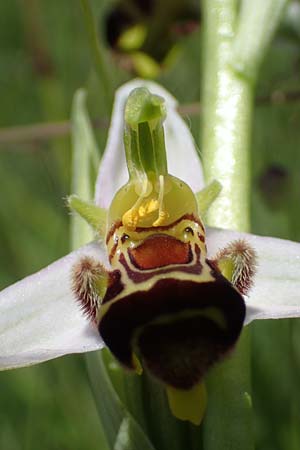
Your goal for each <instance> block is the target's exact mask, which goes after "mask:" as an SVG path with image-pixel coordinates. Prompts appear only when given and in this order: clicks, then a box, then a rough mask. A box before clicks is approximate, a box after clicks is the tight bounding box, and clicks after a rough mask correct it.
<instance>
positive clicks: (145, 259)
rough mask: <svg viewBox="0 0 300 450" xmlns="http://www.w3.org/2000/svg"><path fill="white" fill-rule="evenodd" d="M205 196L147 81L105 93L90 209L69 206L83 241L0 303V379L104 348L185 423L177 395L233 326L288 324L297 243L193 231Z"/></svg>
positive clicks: (198, 381) (188, 139)
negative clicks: (108, 101)
mask: <svg viewBox="0 0 300 450" xmlns="http://www.w3.org/2000/svg"><path fill="white" fill-rule="evenodd" d="M148 89H149V90H148ZM132 91H133V92H132ZM150 92H151V93H150ZM127 99H128V100H127ZM163 99H164V101H163ZM126 102H127V103H126ZM125 105H126V106H125ZM124 118H125V119H124ZM163 123H164V125H163ZM124 129H125V133H124ZM163 130H164V131H163ZM123 133H124V143H125V151H124V144H123ZM145 149H146V150H145ZM165 149H166V152H165ZM126 162H127V163H126ZM128 172H129V180H128ZM218 191H219V185H218V183H217V182H215V183H213V185H211V186H208V187H207V188H205V186H204V179H203V173H202V167H201V163H200V160H199V157H198V154H197V151H196V148H195V144H194V141H193V138H192V136H191V133H190V131H189V129H188V127H187V125H186V123H185V122H184V120H183V119H182V118H181V117H180V116H179V114H178V113H177V102H176V100H175V99H174V98H173V97H172V96H171V95H170V94H169V93H168V92H167V91H166V90H165V89H163V88H162V87H160V86H158V85H157V84H155V83H153V82H150V81H147V82H146V81H142V80H134V81H131V82H129V83H127V84H125V85H124V86H122V87H121V88H119V89H118V91H117V93H116V99H115V104H114V109H113V116H112V121H111V127H110V130H109V135H108V141H107V146H106V149H105V152H104V156H103V158H102V162H101V165H100V170H99V174H98V179H97V183H96V188H95V203H94V204H93V205H89V204H86V203H85V202H83V201H82V200H81V199H79V198H77V197H72V196H71V197H70V200H69V203H70V206H71V207H72V208H73V209H75V210H76V211H77V212H79V214H81V215H82V216H83V217H84V218H85V219H86V220H87V221H88V222H89V223H90V224H91V225H92V226H93V227H94V228H95V229H96V231H97V235H96V239H95V241H93V242H91V243H89V244H87V245H85V246H83V247H81V248H79V249H78V250H76V251H74V252H72V253H70V254H69V255H67V256H65V257H64V258H61V259H59V260H58V261H56V262H54V263H52V264H50V265H49V266H48V267H46V268H45V269H42V270H41V271H39V272H38V273H36V274H34V275H31V276H28V277H27V278H25V279H24V280H21V281H19V282H17V283H15V284H14V285H12V286H10V287H8V288H6V289H4V290H3V291H2V292H1V293H0V344H1V345H0V370H5V369H10V368H17V367H23V366H28V365H31V364H36V363H40V362H43V361H46V360H49V359H52V358H56V357H59V356H63V355H65V354H69V353H83V352H88V351H93V350H98V349H101V348H102V347H103V346H104V345H107V346H108V347H109V349H110V350H111V351H112V353H113V354H114V355H115V357H116V358H117V359H118V360H119V361H120V362H121V364H122V365H124V366H125V367H127V368H128V369H132V370H135V371H136V372H140V371H141V364H142V366H143V367H146V368H147V369H149V371H150V372H151V373H152V374H153V375H154V376H156V377H157V378H158V379H160V380H161V381H162V382H163V383H164V384H165V385H166V387H167V393H168V398H169V402H170V406H171V409H172V411H173V413H174V414H175V415H177V416H178V417H180V418H183V419H189V420H191V421H194V423H199V421H200V419H201V418H200V417H198V415H197V413H191V414H190V415H189V413H186V412H182V411H180V408H182V402H183V401H182V399H179V397H178V395H179V396H180V393H181V392H183V391H184V392H185V391H189V392H190V393H192V395H193V396H194V395H196V396H197V395H200V396H201V395H203V392H202V391H201V392H202V393H201V392H200V391H199V389H202V376H203V374H205V372H206V370H207V369H208V368H209V367H210V366H211V365H212V364H213V363H214V362H216V361H218V360H219V359H220V358H221V357H223V356H224V355H225V354H227V353H229V351H231V350H232V348H233V346H234V344H235V342H236V340H237V339H238V337H239V334H240V331H241V328H242V326H243V325H247V324H249V323H250V322H252V321H253V320H256V319H279V318H286V317H299V316H300V294H299V292H300V244H299V243H295V242H290V241H286V240H282V239H276V238H271V237H262V236H255V235H251V234H247V233H239V232H236V231H231V230H225V229H214V228H206V230H205V228H204V225H203V222H202V220H201V217H200V216H199V210H200V212H202V213H205V211H206V209H207V208H208V206H209V203H210V202H211V201H212V200H213V198H214V197H215V196H216V195H217V194H218ZM197 193H199V194H197ZM107 211H108V213H107ZM104 227H105V228H106V231H105V233H104V232H103V229H104ZM230 243H233V244H230ZM199 297H201V299H202V298H203V299H204V300H203V301H202V300H201V301H200V303H201V302H202V303H201V305H200V306H199ZM219 299H221V301H219ZM199 329H201V330H204V331H201V333H200V334H199ZM187 330H188V331H187ZM211 336H212V339H211V338H210V337H211ZM172 342H173V344H172ZM203 343H205V346H206V347H207V348H209V350H210V352H209V353H210V355H209V356H208V353H207V352H206V353H205V352H204V351H203V345H202V347H201V344H203ZM158 345H160V352H157V346H158ZM187 348H188V349H189V350H188V351H187V350H186V349H187ZM175 350H176V351H175ZM176 352H179V354H180V356H179V357H178V355H177V359H176ZM158 353H160V355H158ZM211 355H213V360H210V359H211ZM199 360H200V361H201V364H199ZM179 361H184V362H183V363H182V364H179ZM195 389H196V390H195ZM178 393H179V394H178ZM185 414H186V415H185Z"/></svg>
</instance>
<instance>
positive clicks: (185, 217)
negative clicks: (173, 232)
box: [135, 214, 204, 232]
mask: <svg viewBox="0 0 300 450" xmlns="http://www.w3.org/2000/svg"><path fill="white" fill-rule="evenodd" d="M182 220H191V221H192V222H195V223H197V224H198V225H199V226H200V227H201V229H202V230H203V231H204V228H203V225H202V223H201V221H200V219H199V218H198V217H196V216H195V215H194V214H184V215H183V216H182V217H180V218H179V219H177V220H175V222H173V223H171V224H170V225H164V226H161V227H148V228H147V227H137V228H136V229H135V231H137V232H142V231H155V232H159V231H162V232H164V231H166V230H169V229H170V228H172V227H174V226H175V225H177V224H178V223H179V222H181V221H182Z"/></svg>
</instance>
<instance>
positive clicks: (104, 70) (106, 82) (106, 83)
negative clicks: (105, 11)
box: [80, 0, 114, 108]
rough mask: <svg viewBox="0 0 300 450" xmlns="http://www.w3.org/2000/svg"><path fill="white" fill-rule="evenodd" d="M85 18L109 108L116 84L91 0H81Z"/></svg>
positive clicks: (93, 55)
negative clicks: (110, 70)
mask: <svg viewBox="0 0 300 450" xmlns="http://www.w3.org/2000/svg"><path fill="white" fill-rule="evenodd" d="M80 1H81V6H82V11H83V18H84V22H85V26H86V30H87V33H88V39H89V45H90V50H91V54H92V58H93V61H94V65H95V69H96V72H97V75H98V78H99V80H100V83H101V85H102V91H103V95H104V96H105V101H104V102H103V103H104V104H105V105H107V106H108V108H110V107H111V105H112V100H113V89H114V86H113V84H112V82H111V80H112V77H111V73H110V72H109V69H108V64H107V57H106V55H105V48H104V47H103V45H102V44H101V42H100V41H99V39H98V33H97V26H96V23H95V19H94V16H93V11H92V8H91V5H90V1H89V0H80Z"/></svg>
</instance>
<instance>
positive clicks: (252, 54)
mask: <svg viewBox="0 0 300 450" xmlns="http://www.w3.org/2000/svg"><path fill="white" fill-rule="evenodd" d="M285 3H286V0H272V1H271V0H265V1H264V2H260V0H253V1H252V0H251V1H250V0H249V1H248V0H244V1H243V2H241V5H240V10H239V2H238V1H237V0H204V2H202V7H203V14H204V16H203V18H204V32H203V43H204V58H205V59H204V62H205V64H204V76H203V110H204V114H203V124H202V125H203V134H202V146H201V147H202V151H203V163H204V170H205V175H206V181H207V182H210V181H212V180H213V179H217V180H218V181H219V182H221V184H222V186H223V189H222V192H221V194H220V196H219V197H218V199H217V200H216V201H215V202H214V204H213V205H212V207H211V208H210V210H209V213H208V224H209V225H211V226H217V227H222V228H230V229H235V230H240V231H248V230H249V227H250V220H249V187H250V186H249V182H250V173H249V162H250V161H249V146H250V134H251V119H252V107H253V94H254V83H255V80H256V78H257V72H258V69H259V64H260V62H261V60H262V59H263V56H264V54H265V51H266V49H267V46H268V44H269V42H270V40H271V38H272V36H273V33H274V30H275V29H276V26H277V24H278V21H279V19H280V17H281V14H282V11H283V7H284V6H285ZM208 385H209V401H208V411H207V414H206V418H205V422H204V433H203V435H204V449H205V450H227V449H228V450H229V449H230V450H240V449H243V450H253V448H254V438H253V429H252V414H251V396H250V347H249V333H248V332H244V333H243V336H242V337H241V339H240V342H239V344H238V347H237V348H236V350H235V353H234V356H233V357H231V359H229V360H228V361H227V362H226V363H224V364H222V365H221V366H219V367H218V368H216V369H215V370H214V371H213V372H212V374H211V376H210V377H209V381H208Z"/></svg>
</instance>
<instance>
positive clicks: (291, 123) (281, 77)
mask: <svg viewBox="0 0 300 450" xmlns="http://www.w3.org/2000/svg"><path fill="white" fill-rule="evenodd" d="M91 3H92V6H93V9H94V12H95V15H96V17H97V25H98V29H99V36H100V39H101V42H102V45H103V46H104V47H105V48H106V54H107V70H108V73H109V76H110V77H111V79H112V80H113V84H114V86H115V87H116V86H118V85H120V84H122V83H123V82H124V81H126V80H127V79H129V78H132V77H133V76H136V75H139V76H148V77H154V78H155V79H156V80H158V81H159V82H160V83H162V84H163V85H164V86H165V87H166V88H167V89H169V90H170V91H171V92H172V93H173V94H174V95H175V96H176V97H177V98H178V99H179V101H180V103H181V104H182V105H185V106H187V105H188V107H187V108H184V111H185V113H184V116H185V117H186V119H187V122H188V124H189V125H190V127H191V129H192V131H193V133H194V136H195V138H196V140H197V141H199V124H200V119H201V118H199V116H200V114H199V111H200V109H199V105H198V104H196V105H194V103H197V102H199V98H200V76H201V63H200V58H199V53H200V49H201V9H200V7H199V5H198V3H197V2H195V1H193V0H189V1H184V0H177V1H170V0H168V1H165V2H163V3H164V8H163V12H162V11H161V8H160V6H159V2H154V1H151V0H140V1H138V0H128V1H125V0H124V1H122V2H120V1H119V2H117V1H112V0H111V1H110V0H106V1H101V0H94V1H92V2H91ZM137 25H138V26H137ZM141 36H142V37H145V36H146V37H145V39H144V40H142V38H141ZM0 46H1V50H0V89H1V104H0V180H1V191H0V249H1V253H0V255H1V258H0V288H4V287H5V286H7V285H9V284H11V283H13V282H14V281H16V280H18V279H20V278H22V277H24V276H26V275H28V274H30V273H32V272H34V271H36V270H38V269H39V268H41V267H43V266H45V265H47V264H49V263H51V262H52V261H54V260H55V259H57V258H58V257H60V256H62V255H64V254H66V253H67V252H68V251H69V245H70V244H69V216H68V212H67V210H66V208H65V206H64V200H63V199H64V197H65V196H66V195H68V194H69V193H70V183H71V180H70V161H71V151H70V150H71V149H70V135H69V125H68V122H67V121H68V119H69V115H70V109H71V102H72V97H73V95H74V92H75V91H76V90H77V89H78V88H79V87H82V86H86V87H87V88H88V93H89V98H88V104H89V109H90V113H91V116H92V117H93V118H96V119H101V121H100V126H98V127H97V130H96V136H97V139H98V143H99V146H100V148H101V150H103V148H104V143H105V139H106V131H107V130H106V127H105V126H103V123H107V121H108V120H109V110H108V108H107V105H105V103H104V101H103V98H104V94H105V93H104V92H103V87H102V86H101V85H100V84H99V83H98V80H97V76H96V73H95V71H94V70H93V64H92V58H91V55H90V49H89V44H88V39H87V34H86V30H85V26H84V20H83V17H82V10H81V5H80V1H79V0H78V1H77V0H76V1H72V2H71V1H67V0H53V1H51V2H49V1H47V0H18V1H17V0H2V1H1V2H0ZM191 104H192V106H191ZM102 119H103V121H104V122H103V121H102ZM37 123H40V124H41V123H48V124H49V123H51V124H52V126H51V128H49V127H47V128H41V127H40V126H38V127H34V128H30V129H29V128H28V127H27V128H26V130H25V131H24V129H23V128H22V129H20V128H14V129H10V130H9V132H8V131H7V130H8V128H9V127H16V126H32V125H33V124H37ZM97 124H98V125H99V120H98V121H97ZM299 124H300V3H299V2H296V1H293V2H291V3H290V7H289V9H288V12H287V15H286V17H285V19H284V21H283V23H282V25H281V27H280V29H279V30H278V33H277V35H276V37H275V39H274V41H273V43H272V46H271V48H270V51H269V52H268V55H267V57H266V59H265V61H264V64H263V67H262V70H261V72H260V77H259V80H258V86H257V95H256V106H255V111H254V121H253V139H252V161H251V163H252V167H251V170H252V231H253V232H254V233H257V234H263V235H270V236H278V237H281V238H286V239H292V240H298V241H299V240H300V208H299V205H300V152H299V149H300V126H299ZM200 154H201V149H200ZM187 163H188V162H187ZM251 327H252V330H253V333H252V335H253V350H252V354H253V356H252V362H253V364H252V367H253V370H252V379H253V404H254V410H255V431H256V443H257V444H256V445H257V449H264V450H271V449H272V450H277V449H278V450H299V448H300V324H299V322H298V321H292V320H289V321H288V320H285V321H278V322H276V323H275V322H271V321H269V322H266V321H264V322H263V323H255V324H254V325H252V326H251ZM102 441H103V436H102V432H101V426H100V422H99V418H98V415H97V411H96V408H95V405H94V401H93V397H92V393H91V390H90V387H89V382H88V377H87V372H86V367H85V361H84V357H82V356H68V357H64V358H61V359H59V360H56V361H50V362H48V363H44V364H41V365H39V366H37V367H32V368H27V369H19V370H14V371H10V372H2V373H0V449H1V450H2V449H5V450H19V449H22V450H23V449H24V450H40V449H41V448H45V449H47V450H48V449H49V450H52V449H64V450H68V449H73V450H76V449H96V448H104V447H102V444H101V443H102Z"/></svg>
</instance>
